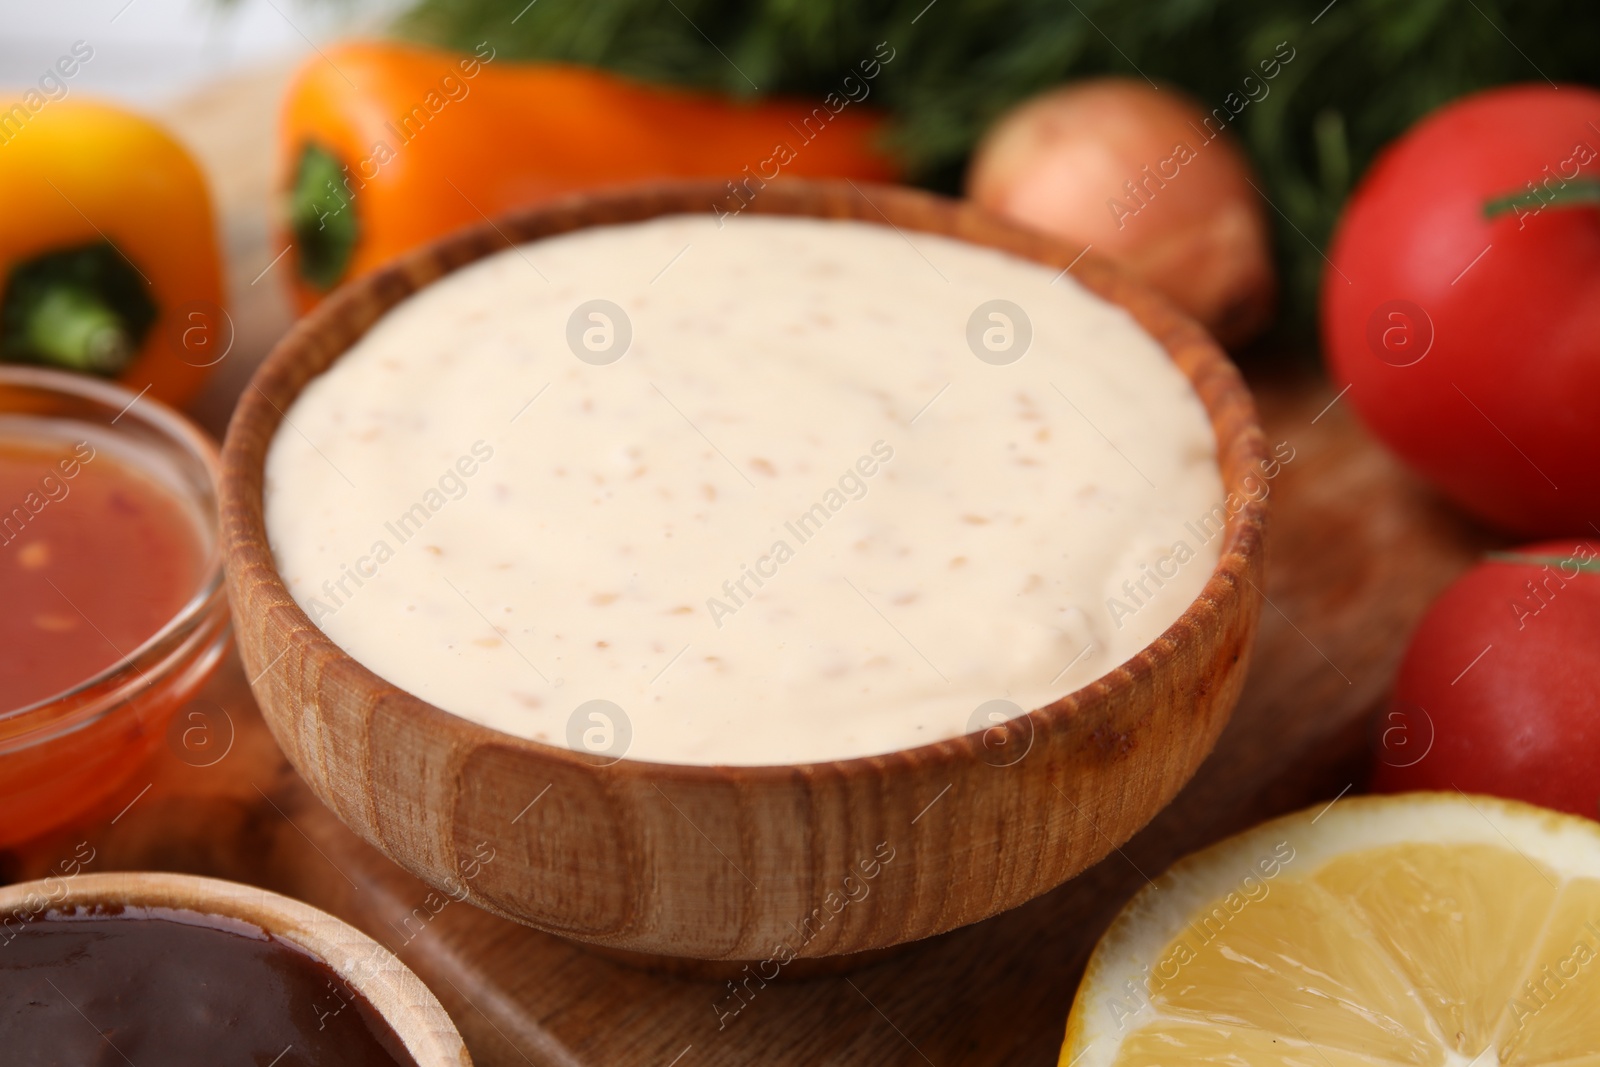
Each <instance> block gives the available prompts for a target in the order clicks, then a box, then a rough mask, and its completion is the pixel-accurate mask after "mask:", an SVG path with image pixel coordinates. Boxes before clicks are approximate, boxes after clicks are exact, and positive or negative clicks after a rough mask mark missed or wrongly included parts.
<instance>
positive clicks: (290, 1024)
mask: <svg viewBox="0 0 1600 1067" xmlns="http://www.w3.org/2000/svg"><path fill="white" fill-rule="evenodd" d="M0 1060H3V1061H4V1062H5V1063H6V1064H7V1065H10V1067H125V1065H127V1064H130V1063H131V1064H135V1065H137V1067H188V1065H196V1067H201V1065H203V1067H216V1065H219V1064H240V1065H246V1064H248V1065H251V1067H268V1065H271V1067H397V1065H398V1067H416V1061H415V1060H413V1059H412V1058H411V1056H410V1055H409V1054H408V1053H407V1052H406V1051H405V1049H404V1047H403V1045H402V1043H401V1041H400V1038H399V1037H398V1035H396V1034H395V1032H394V1031H393V1030H392V1029H391V1028H390V1027H389V1025H388V1024H387V1023H385V1022H384V1021H383V1019H382V1018H381V1017H380V1016H379V1015H378V1012H377V1010H376V1009H375V1008H373V1007H372V1005H371V1004H369V1003H368V1002H367V1001H366V1000H365V999H364V998H363V997H361V996H360V995H358V994H357V993H356V992H355V991H354V990H353V989H351V988H350V986H349V985H347V984H346V983H345V982H344V981H343V980H342V979H340V978H339V977H338V976H337V975H335V974H334V972H333V971H332V969H330V968H329V967H328V966H327V965H326V964H324V963H323V962H322V961H320V960H317V959H314V958H313V957H311V956H309V955H307V954H306V953H305V952H303V951H301V950H300V949H299V948H297V947H295V946H293V945H290V944H288V943H286V942H284V941H280V940H278V939H276V938H273V937H271V936H270V935H268V934H266V933H265V932H263V931H261V930H259V929H257V928H256V927H254V926H251V925H249V924H248V923H242V922H232V921H230V920H227V919H216V918H213V917H210V916H201V915H198V914H196V913H193V912H180V911H171V910H167V909H160V908H137V909H135V908H129V909H121V908H96V909H93V910H84V909H74V910H70V911H47V912H45V913H44V914H42V915H40V916H38V917H36V918H33V919H30V920H28V921H26V922H23V923H21V924H20V925H19V924H17V923H12V924H9V925H8V926H7V927H6V928H5V929H4V930H3V931H0Z"/></svg>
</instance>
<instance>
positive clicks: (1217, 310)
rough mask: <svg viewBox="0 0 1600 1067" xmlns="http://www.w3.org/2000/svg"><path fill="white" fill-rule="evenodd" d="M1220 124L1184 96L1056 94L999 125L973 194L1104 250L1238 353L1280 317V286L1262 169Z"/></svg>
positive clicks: (979, 158) (1088, 89)
mask: <svg viewBox="0 0 1600 1067" xmlns="http://www.w3.org/2000/svg"><path fill="white" fill-rule="evenodd" d="M1206 117H1207V114H1206V112H1205V111H1203V110H1202V109H1201V108H1200V106H1199V105H1198V104H1196V103H1195V102H1194V101H1193V100H1192V99H1191V98H1189V97H1187V96H1185V95H1184V94H1182V93H1181V92H1179V91H1177V90H1175V89H1171V88H1167V89H1155V88H1153V87H1151V86H1150V85H1149V84H1147V83H1145V82H1142V81H1135V80H1132V79H1127V78H1100V79H1094V80H1091V81H1082V82H1075V83H1073V84H1071V85H1066V86H1063V87H1061V88H1059V89H1053V90H1051V91H1049V92H1046V93H1044V94H1042V95H1040V96H1036V97H1034V98H1033V99H1031V100H1027V101H1024V102H1023V103H1022V104H1020V105H1018V106H1017V107H1016V108H1015V109H1013V110H1012V111H1010V112H1008V113H1007V114H1005V115H1003V116H1002V117H1001V118H1000V120H999V121H998V122H996V123H995V125H994V127H993V128H992V129H991V130H990V131H989V133H988V134H987V135H986V136H985V137H984V139H983V141H982V143H981V144H979V146H978V150H977V152H976V153H975V154H974V156H973V160H972V165H971V168H970V169H969V171H968V173H967V195H968V196H970V197H971V198H972V199H973V200H974V201H976V202H977V203H978V204H979V205H981V206H982V207H985V208H987V209H989V210H990V211H993V212H996V213H997V214H1000V215H1003V216H1005V217H1006V218H1008V219H1011V220H1012V221H1014V222H1019V223H1022V224H1023V225H1025V226H1030V227H1032V228H1034V229H1037V230H1042V231H1044V232H1046V233H1049V234H1052V235H1054V236H1057V237H1060V238H1062V239H1064V240H1065V241H1067V242H1068V243H1069V244H1078V245H1093V246H1094V250H1095V252H1097V253H1098V254H1100V255H1103V256H1105V257H1106V258H1107V259H1111V260H1113V261H1115V262H1117V263H1119V264H1120V265H1122V266H1123V267H1124V268H1126V269H1127V270H1128V271H1129V272H1130V273H1132V274H1134V275H1135V276H1136V277H1138V278H1140V279H1142V280H1143V281H1145V282H1147V283H1149V284H1150V285H1152V286H1154V287H1155V288H1156V289H1159V290H1160V291H1161V292H1163V293H1165V294H1166V295H1167V297H1168V298H1170V299H1171V300H1172V301H1173V302H1174V303H1175V304H1177V305H1178V306H1179V307H1180V308H1182V309H1183V310H1184V311H1187V312H1188V313H1189V314H1190V315H1193V316H1194V317H1195V318H1196V319H1198V320H1200V322H1201V323H1203V324H1204V325H1205V327H1206V328H1207V329H1208V330H1210V331H1211V333H1212V334H1213V335H1214V336H1215V337H1216V338H1217V339H1218V340H1219V341H1221V342H1222V343H1223V344H1224V345H1228V346H1230V347H1232V346H1236V345H1239V344H1242V343H1244V342H1245V341H1248V340H1249V339H1250V338H1252V337H1254V336H1256V335H1257V334H1259V333H1260V332H1261V331H1262V330H1263V329H1264V328H1265V327H1266V326H1267V324H1268V323H1269V322H1270V321H1271V319H1272V315H1273V311H1274V308H1275V306H1276V303H1277V288H1278V287H1277V280H1276V277H1275V275H1274V274H1273V269H1272V252H1271V234H1270V233H1269V231H1268V228H1267V219H1266V213H1265V210H1264V208H1263V206H1262V203H1261V197H1260V195H1259V194H1258V193H1257V192H1256V189H1255V188H1253V187H1252V182H1254V181H1255V178H1254V174H1253V172H1252V170H1251V167H1250V164H1249V162H1248V161H1247V160H1246V159H1245V157H1244V154H1243V153H1242V152H1241V151H1240V150H1239V148H1238V146H1237V144H1235V143H1234V141H1233V140H1232V137H1231V135H1230V134H1228V133H1226V132H1223V133H1222V134H1221V135H1218V134H1215V133H1212V132H1210V131H1209V130H1208V128H1207V127H1206V126H1205V120H1206ZM1212 125H1213V128H1214V127H1215V122H1214V121H1213V124H1212ZM1208 137H1210V138H1211V139H1210V140H1207V138H1208ZM1147 168H1148V169H1147ZM1130 182H1131V183H1133V184H1134V186H1135V187H1136V188H1137V189H1138V195H1137V197H1136V195H1135V192H1134V191H1131V190H1130V189H1129V187H1128V184H1127V183H1130Z"/></svg>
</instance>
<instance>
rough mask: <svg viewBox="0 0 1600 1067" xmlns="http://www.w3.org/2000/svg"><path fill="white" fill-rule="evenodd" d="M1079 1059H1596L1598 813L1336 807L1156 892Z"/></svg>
mask: <svg viewBox="0 0 1600 1067" xmlns="http://www.w3.org/2000/svg"><path fill="white" fill-rule="evenodd" d="M1061 1064H1062V1065H1063V1067H1067V1065H1071V1067H1157V1065H1159V1067H1187V1065H1219V1067H1222V1065H1225V1067H1370V1065H1382V1064H1398V1065H1406V1067H1468V1065H1476V1067H1493V1065H1497V1064H1515V1065H1527V1067H1532V1065H1535V1064H1548V1065H1560V1067H1600V824H1597V823H1594V822H1590V821H1589V820H1587V819H1580V818H1577V817H1574V816H1569V815H1558V814H1556V813H1554V812H1550V811H1546V810H1544V809H1542V808H1536V807H1532V806H1530V805H1526V804H1519V803H1514V802H1510V801H1505V800H1498V799H1494V798H1490V797H1478V796H1467V795H1465V794H1461V793H1413V794H1408V795H1403V796H1391V797H1358V798H1347V799H1344V800H1340V801H1338V802H1336V803H1335V804H1333V805H1332V806H1331V807H1326V808H1318V809H1312V810H1308V811H1304V812H1301V813H1299V814H1296V815H1290V816H1287V817H1285V818H1282V819H1277V820H1275V821H1273V822H1269V823H1265V824H1263V825H1261V826H1258V827H1256V828H1255V829H1253V830H1250V831H1248V832H1246V833H1243V834H1240V835H1239V836H1237V837H1233V838H1230V839H1228V840H1226V841H1223V842H1221V843H1220V844H1218V845H1215V846H1213V847H1211V848H1208V849H1205V850H1204V851H1201V852H1198V853H1196V854H1194V855H1193V856H1190V857H1188V858H1187V859H1184V860H1182V861H1181V862H1179V863H1178V864H1177V865H1176V866H1174V867H1173V868H1172V869H1171V870H1170V871H1168V872H1167V873H1166V874H1164V875H1163V876H1162V877H1161V878H1160V879H1158V880H1157V881H1156V882H1154V883H1153V884H1151V885H1149V886H1146V887H1145V889H1144V890H1143V891H1141V892H1140V893H1139V894H1138V895H1137V896H1136V897H1134V898H1133V900H1132V901H1130V902H1129V903H1128V906H1127V907H1126V908H1124V909H1123V911H1122V913H1121V914H1120V915H1118V916H1117V918H1116V920H1115V921H1114V922H1113V923H1112V924H1111V928H1110V929H1109V930H1107V931H1106V934H1105V936H1104V937H1103V938H1101V940H1100V944H1099V945H1098V946H1097V947H1096V948H1095V951H1094V955H1093V956H1092V957H1091V958H1090V961H1089V966H1088V970H1087V972H1086V973H1085V975H1084V979H1083V983H1082V985H1081V986H1080V987H1079V989H1078V996H1077V999H1076V1001H1075V1002H1074V1003H1073V1006H1072V1014H1071V1016H1070V1017H1069V1018H1068V1020H1067V1038H1066V1043H1065V1045H1064V1046H1063V1047H1062V1051H1061Z"/></svg>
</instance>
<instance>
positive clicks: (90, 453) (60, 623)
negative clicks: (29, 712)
mask: <svg viewBox="0 0 1600 1067" xmlns="http://www.w3.org/2000/svg"><path fill="white" fill-rule="evenodd" d="M7 504H9V507H7ZM0 508H6V510H4V511H0V604H3V605H5V609H4V610H3V611H0V648H5V649H6V650H7V651H6V655H5V657H4V658H3V659H0V693H4V694H6V703H8V704H10V705H13V706H18V707H20V706H23V705H26V704H33V703H37V702H38V701H40V700H44V699H45V698H47V697H53V696H55V695H56V694H57V693H62V692H65V691H66V690H68V689H70V688H72V687H73V686H74V685H76V684H77V683H78V682H81V681H83V680H84V679H86V678H89V677H92V676H93V675H96V674H98V673H100V672H101V671H103V670H105V669H107V668H108V667H111V666H113V665H115V664H116V663H117V662H118V661H119V660H121V659H123V658H124V657H125V656H126V655H127V654H128V653H129V652H131V651H132V650H134V649H136V648H138V647H139V646H140V645H142V644H143V643H144V642H145V641H147V640H149V639H150V638H151V637H152V636H154V635H155V633H156V631H158V630H160V629H161V628H162V627H163V626H164V625H166V623H167V621H168V620H169V619H171V618H172V617H173V616H174V615H176V614H177V613H178V610H179V609H180V608H182V607H183V605H184V604H185V603H186V602H187V601H188V600H189V597H190V596H191V595H192V593H193V590H194V588H195V586H196V585H197V584H198V583H199V580H200V572H201V569H202V567H203V566H204V561H205V555H204V553H205V550H204V546H203V545H202V544H201V538H200V531H199V530H197V529H196V526H195V519H194V516H193V515H191V514H189V513H188V512H190V511H191V510H192V509H190V508H189V507H188V506H187V505H186V504H185V503H184V502H183V501H182V500H180V499H178V498H177V497H176V496H174V495H173V493H172V492H171V491H170V490H168V489H164V488H162V487H161V486H160V485H158V484H157V483H155V482H154V481H152V480H151V479H150V478H148V477H147V476H145V475H143V474H141V473H140V472H139V471H138V470H137V469H136V468H134V467H132V466H130V465H129V464H127V463H125V462H123V461H122V460H120V459H118V458H116V456H115V455H114V454H112V453H110V452H108V451H107V450H104V449H96V448H95V447H94V446H93V445H92V444H91V443H90V442H88V441H87V440H85V441H78V442H75V443H73V444H72V445H70V446H69V447H66V448H63V447H59V446H58V447H54V448H52V447H48V446H43V445H41V444H39V443H38V442H35V441H30V440H21V439H15V438H6V437H3V436H0ZM35 509H37V510H35Z"/></svg>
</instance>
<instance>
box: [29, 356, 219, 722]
mask: <svg viewBox="0 0 1600 1067" xmlns="http://www.w3.org/2000/svg"><path fill="white" fill-rule="evenodd" d="M8 386H15V387H20V388H23V389H29V390H33V391H35V392H42V393H53V394H57V395H60V396H65V397H70V398H73V399H79V400H89V401H92V402H94V403H98V404H103V405H105V406H106V407H108V408H114V409H119V414H118V415H117V416H116V417H115V418H113V419H112V420H111V421H110V422H108V423H106V424H104V425H105V427H106V428H112V427H114V426H115V424H116V421H117V419H120V418H122V416H124V415H128V414H130V413H132V412H133V409H134V407H135V405H136V404H139V402H140V401H141V400H142V401H144V404H143V405H140V406H141V407H143V409H144V410H142V411H140V412H139V413H138V417H139V419H140V420H142V421H143V422H145V423H146V424H147V425H149V426H151V427H152V428H153V429H155V430H156V431H157V433H158V434H159V436H160V437H161V438H162V439H163V440H164V441H165V442H166V443H168V444H172V445H176V446H177V447H178V448H179V449H181V450H182V451H183V452H184V454H185V455H187V456H188V457H189V458H191V459H195V460H198V461H199V465H200V468H201V469H202V470H204V471H205V474H206V482H207V485H208V486H209V488H210V491H211V495H212V497H213V499H214V500H215V501H216V504H217V507H215V508H206V507H203V506H202V507H201V508H200V509H199V510H200V513H201V515H202V516H203V517H204V519H205V521H206V526H207V529H208V531H209V532H210V534H211V546H210V549H209V551H208V552H207V553H206V556H205V558H204V559H202V560H201V564H200V580H199V582H198V583H197V587H196V589H195V591H194V593H193V594H192V595H191V596H190V597H189V599H188V600H186V601H185V602H184V603H183V605H182V606H181V607H179V608H178V610H177V611H176V612H174V613H173V616H172V617H171V618H170V619H168V620H167V621H166V622H165V623H163V624H162V626H161V627H160V629H158V630H156V632H155V633H153V634H151V635H150V636H149V637H147V638H145V640H144V641H142V642H141V643H140V644H139V645H137V646H136V647H134V648H133V649H131V650H129V651H128V652H126V653H124V654H123V655H121V656H119V657H117V659H116V660H115V661H113V662H112V663H111V664H110V665H109V666H107V667H105V668H104V669H102V670H100V671H98V672H96V673H95V674H92V675H90V676H89V677H88V678H86V679H84V680H83V681H80V682H76V683H74V684H73V685H71V686H69V687H68V688H66V689H63V690H61V691H59V692H56V693H53V694H51V695H50V696H47V697H43V698H41V699H39V700H36V701H34V702H33V703H31V704H23V705H21V706H19V707H15V708H9V709H7V708H0V724H7V723H13V722H16V721H19V720H22V719H25V718H27V717H29V716H40V720H41V721H40V722H39V723H38V724H37V725H36V726H34V727H33V728H32V729H29V730H25V731H23V732H22V733H21V734H20V735H18V736H19V738H20V739H22V740H24V741H26V742H27V743H28V744H30V745H31V744H36V743H39V741H40V740H41V739H39V738H36V737H35V736H34V735H35V734H36V733H37V732H38V731H39V730H44V729H48V728H49V727H51V726H55V725H63V724H64V725H69V726H71V727H73V728H80V727H82V726H84V725H87V721H86V722H83V723H80V722H77V721H76V720H72V713H73V712H75V711H79V710H82V709H81V708H80V707H79V706H78V702H79V698H81V697H83V696H85V695H90V696H100V695H103V694H99V693H97V692H96V691H98V690H101V689H103V688H105V687H107V685H108V683H111V682H113V681H115V680H116V679H117V678H118V677H119V676H123V675H128V674H129V673H130V672H131V673H132V675H133V677H132V678H130V679H127V680H125V681H124V683H122V684H119V685H117V686H115V687H113V688H114V690H115V693H114V695H121V694H123V692H124V690H127V689H128V688H129V686H130V685H133V686H137V687H145V686H151V685H154V684H155V682H154V681H146V678H145V675H146V673H147V672H145V671H143V670H141V669H140V667H139V664H140V663H141V662H142V661H143V660H145V659H146V658H148V657H150V656H151V654H152V653H153V652H155V651H157V650H158V649H160V648H161V647H163V646H165V645H167V644H170V643H172V642H173V639H174V638H175V637H182V636H185V635H187V634H188V633H189V632H190V631H192V630H193V629H194V628H195V627H197V626H198V625H200V624H201V623H202V622H203V621H204V619H205V617H206V616H207V615H208V614H209V613H210V612H211V611H212V610H213V609H215V608H218V607H220V606H221V601H222V599H223V590H224V587H225V584H226V580H227V574H226V562H227V551H226V545H225V544H224V541H223V536H222V534H223V531H222V509H221V502H222V454H221V450H220V449H219V448H218V447H217V445H216V443H215V442H213V441H212V440H211V438H210V437H209V436H208V435H207V434H206V433H205V432H204V431H203V430H201V429H200V428H199V427H198V426H196V425H195V424H194V423H192V422H190V421H189V420H188V419H187V418H185V417H184V416H183V415H182V414H181V413H179V412H178V411H176V410H174V409H173V408H170V407H168V406H167V405H166V404H164V403H162V402H161V401H159V400H156V399H154V398H153V397H147V396H145V394H144V393H142V392H140V393H134V392H132V391H131V390H129V389H125V388H123V387H122V386H121V385H118V384H115V383H112V382H108V381H103V380H101V379H97V378H90V377H88V376H86V375H83V374H74V373H70V372H68V371H60V370H53V369H50V368H47V367H34V366H28V365H26V364H0V390H4V389H5V388H6V387H8ZM8 414H10V412H9V411H7V410H6V409H4V408H0V416H5V415H8ZM59 417H60V416H56V415H45V416H42V418H45V419H56V418H59ZM97 425H98V424H97ZM112 432H113V433H116V432H120V431H116V430H114V429H113V430H112ZM120 462H123V463H125V464H126V465H128V466H130V467H132V468H133V469H135V470H141V472H142V469H141V467H140V465H139V464H136V463H133V462H130V461H128V460H125V459H124V460H120ZM186 495H187V494H186ZM186 502H187V503H191V504H192V503H197V501H196V500H194V498H193V497H192V496H190V497H188V499H187V500H186ZM199 503H202V504H203V501H201V502H199ZM180 643H181V642H180ZM160 666H166V665H165V664H161V665H160ZM99 703H103V704H105V707H103V708H100V709H99V711H98V713H97V714H94V715H91V716H90V717H89V720H88V721H93V720H94V719H98V718H100V717H103V716H104V715H105V714H107V713H109V712H110V711H112V710H115V708H116V707H118V706H119V705H120V703H121V701H120V700H116V699H108V700H103V701H100V702H99ZM52 711H53V712H55V714H49V713H50V712H52ZM41 713H46V714H42V715H41ZM67 720H72V721H67ZM51 736H52V737H53V736H56V735H54V734H52V735H51ZM13 747H14V746H12V745H11V744H10V743H9V742H0V752H3V751H11V750H12V748H13Z"/></svg>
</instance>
